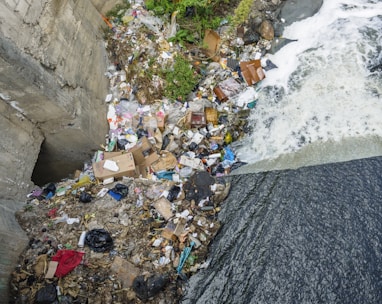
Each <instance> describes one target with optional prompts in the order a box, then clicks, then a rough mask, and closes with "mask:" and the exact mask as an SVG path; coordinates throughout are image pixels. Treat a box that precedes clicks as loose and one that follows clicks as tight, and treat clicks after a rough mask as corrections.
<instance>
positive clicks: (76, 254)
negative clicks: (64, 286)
mask: <svg viewBox="0 0 382 304" xmlns="http://www.w3.org/2000/svg"><path fill="white" fill-rule="evenodd" d="M84 254H85V252H80V251H75V250H59V251H57V253H56V255H55V256H53V257H52V261H56V262H58V266H57V269H56V272H55V274H54V275H55V276H56V277H58V278H62V277H64V276H66V275H67V274H68V273H69V272H71V271H72V270H73V269H74V268H76V267H77V266H78V265H79V264H80V263H81V261H82V257H83V256H84Z"/></svg>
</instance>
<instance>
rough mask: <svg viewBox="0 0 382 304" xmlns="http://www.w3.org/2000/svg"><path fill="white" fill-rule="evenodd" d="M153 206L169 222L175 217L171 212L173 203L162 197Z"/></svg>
mask: <svg viewBox="0 0 382 304" xmlns="http://www.w3.org/2000/svg"><path fill="white" fill-rule="evenodd" d="M153 205H154V208H155V209H156V210H157V211H158V212H159V213H160V215H162V216H163V217H164V218H165V220H166V221H168V220H169V219H170V218H171V217H172V216H173V214H172V211H171V203H170V201H169V200H168V199H166V198H164V197H161V198H160V199H158V200H157V201H156V202H155V203H154V204H153Z"/></svg>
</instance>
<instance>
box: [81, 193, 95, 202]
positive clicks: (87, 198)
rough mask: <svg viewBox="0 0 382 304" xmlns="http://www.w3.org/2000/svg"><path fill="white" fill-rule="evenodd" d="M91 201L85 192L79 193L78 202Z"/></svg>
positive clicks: (90, 197)
mask: <svg viewBox="0 0 382 304" xmlns="http://www.w3.org/2000/svg"><path fill="white" fill-rule="evenodd" d="M91 201H92V196H91V195H90V194H89V193H87V192H85V191H84V192H81V194H80V202H82V203H90V202H91Z"/></svg>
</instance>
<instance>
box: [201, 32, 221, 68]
mask: <svg viewBox="0 0 382 304" xmlns="http://www.w3.org/2000/svg"><path fill="white" fill-rule="evenodd" d="M220 42H221V38H220V36H219V34H218V33H216V32H215V31H213V30H206V31H205V34H204V39H203V43H204V44H205V45H207V54H208V56H210V57H211V56H212V60H213V61H216V62H218V61H219V60H220V56H218V51H219V48H220Z"/></svg>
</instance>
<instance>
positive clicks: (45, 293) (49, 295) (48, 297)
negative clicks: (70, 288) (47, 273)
mask: <svg viewBox="0 0 382 304" xmlns="http://www.w3.org/2000/svg"><path fill="white" fill-rule="evenodd" d="M55 301H57V290H56V285H54V284H49V285H47V286H45V287H43V288H41V289H39V290H38V291H37V293H36V297H35V303H36V304H48V303H49V304H50V303H55Z"/></svg>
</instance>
